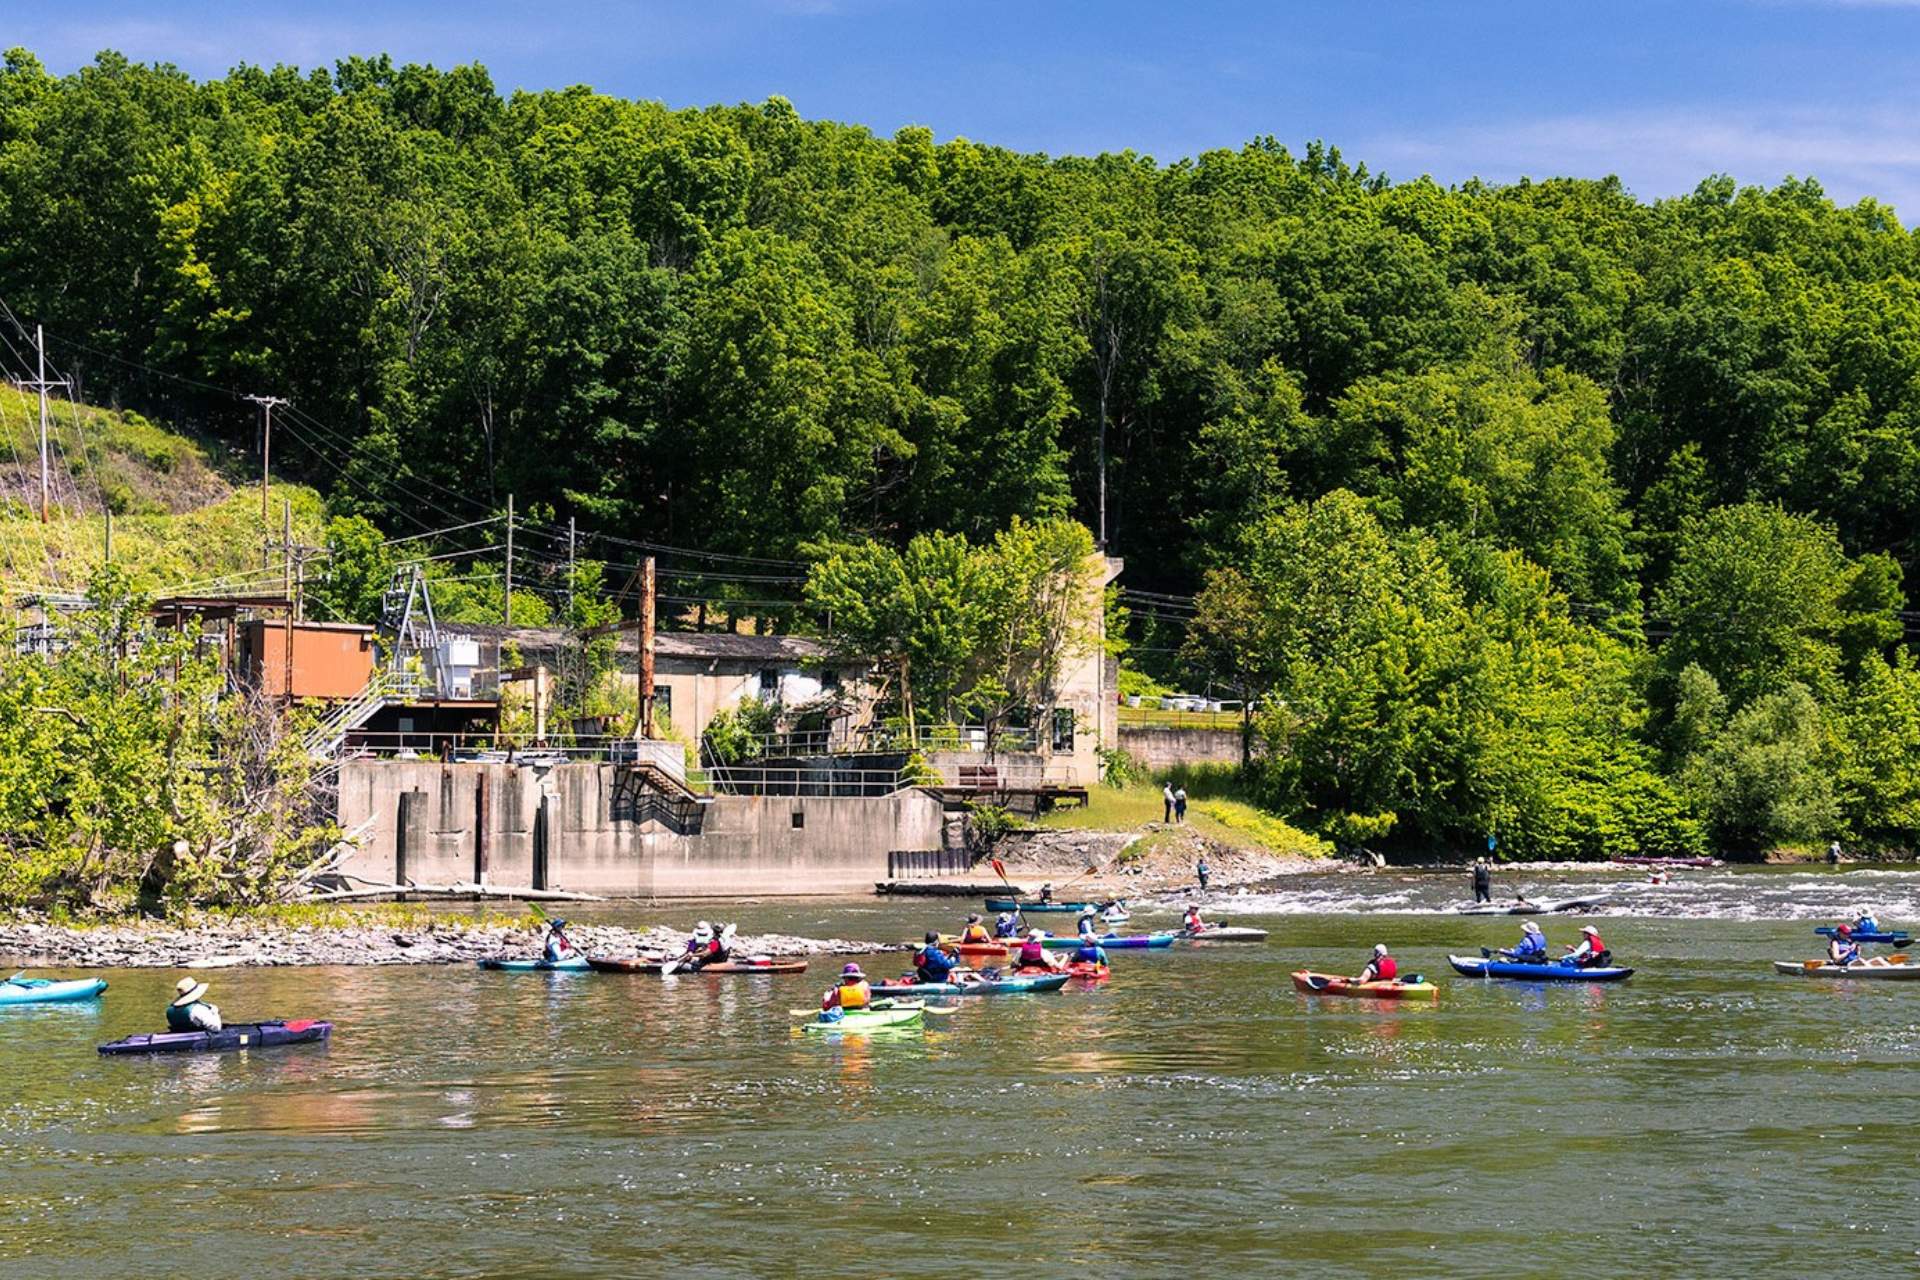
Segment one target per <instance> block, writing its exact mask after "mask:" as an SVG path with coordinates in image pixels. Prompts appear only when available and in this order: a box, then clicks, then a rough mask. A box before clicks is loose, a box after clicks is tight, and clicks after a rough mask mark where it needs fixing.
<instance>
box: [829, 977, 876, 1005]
mask: <svg viewBox="0 0 1920 1280" xmlns="http://www.w3.org/2000/svg"><path fill="white" fill-rule="evenodd" d="M834 991H835V992H837V993H838V994H839V996H840V1007H841V1008H842V1009H864V1008H866V1007H867V1006H868V1005H870V1004H872V1003H873V988H872V987H871V986H869V985H868V984H867V980H866V979H865V978H862V979H861V980H860V981H858V982H849V983H842V984H841V985H840V986H838V987H835V988H834Z"/></svg>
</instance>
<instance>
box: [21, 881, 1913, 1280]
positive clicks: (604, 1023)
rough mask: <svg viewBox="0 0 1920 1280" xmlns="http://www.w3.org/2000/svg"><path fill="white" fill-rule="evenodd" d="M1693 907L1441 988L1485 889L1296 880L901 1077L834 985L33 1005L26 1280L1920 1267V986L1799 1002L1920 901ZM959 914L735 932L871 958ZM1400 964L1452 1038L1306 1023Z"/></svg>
mask: <svg viewBox="0 0 1920 1280" xmlns="http://www.w3.org/2000/svg"><path fill="white" fill-rule="evenodd" d="M1680 875H1681V882H1680V884H1679V885H1677V886H1674V887H1672V888H1668V889H1659V890H1655V889H1652V888H1651V887H1648V889H1647V891H1645V892H1642V891H1641V890H1640V889H1638V888H1635V887H1632V883H1631V878H1630V877H1622V876H1621V875H1619V873H1615V874H1614V875H1613V876H1612V877H1611V881H1612V883H1614V884H1616V885H1619V886H1620V890H1619V892H1620V895H1621V898H1622V900H1621V901H1618V902H1617V903H1616V904H1615V905H1614V906H1613V907H1612V911H1613V913H1614V914H1611V915H1609V916H1608V917H1607V918H1606V919H1605V921H1604V924H1605V931H1606V935H1607V940H1608V942H1609V944H1610V945H1611V946H1612V948H1613V949H1614V951H1615V953H1616V955H1618V956H1619V957H1621V958H1622V959H1623V961H1624V962H1626V963H1630V964H1633V965H1635V966H1637V968H1638V970H1639V972H1638V974H1637V975H1636V976H1635V977H1634V978H1633V979H1632V981H1630V982H1628V983H1626V984H1624V985H1621V986H1617V987H1568V988H1558V989H1543V988H1541V987H1537V986H1518V985H1507V984H1487V983H1482V982H1475V981H1470V980H1467V979H1462V978H1457V977H1455V976H1454V975H1452V974H1451V973H1450V972H1449V971H1448V969H1447V965H1446V959H1445V956H1446V953H1447V952H1448V951H1449V950H1452V951H1464V952H1470V953H1471V952H1477V948H1478V947H1480V946H1482V945H1492V944H1500V943H1504V942H1506V941H1507V940H1508V939H1510V938H1511V937H1513V936H1514V935H1515V934H1516V933H1517V928H1516V927H1515V926H1516V925H1517V921H1512V920H1506V919H1461V918H1457V917H1453V916H1450V915H1445V914H1440V912H1441V911H1442V910H1443V909H1444V907H1445V906H1446V905H1447V904H1449V903H1451V902H1453V901H1455V900H1457V899H1458V897H1459V896H1460V895H1459V889H1460V886H1461V884H1462V883H1463V880H1462V879H1461V878H1460V877H1459V876H1449V877H1437V876H1424V877H1423V876H1412V875H1401V874H1382V875H1377V876H1340V877H1303V878H1302V881H1301V883H1299V884H1298V885H1292V884H1288V885H1283V886H1280V887H1279V888H1278V889H1277V890H1276V891H1274V892H1271V893H1266V894H1262V895H1258V896H1253V897H1250V898H1249V899H1248V900H1246V901H1244V902H1240V903H1237V904H1235V910H1234V911H1233V912H1232V913H1231V914H1232V915H1233V917H1234V918H1235V919H1236V920H1240V921H1243V922H1245V923H1259V924H1264V925H1266V926H1268V927H1270V928H1271V929H1272V930H1273V936H1272V937H1271V938H1270V939H1269V941H1268V942H1267V943H1266V944H1264V945H1245V946H1234V945H1224V944H1223V945H1217V946H1213V947H1205V948H1201V947H1183V948H1175V949H1173V950H1171V951H1167V952H1153V953H1142V952H1135V953H1122V954H1119V955H1117V957H1116V963H1115V970H1116V976H1115V977H1114V979H1113V980H1112V981H1111V982H1110V983H1108V984H1106V985H1104V986H1100V987H1097V988H1094V989H1080V990H1069V991H1067V992H1064V993H1062V994H1059V995H1047V996H1032V997H1012V998H995V999H982V1000H976V1001H972V1002H969V1003H967V1004H966V1005H965V1006H964V1007H963V1008H962V1009H961V1010H960V1012H958V1013H957V1014H955V1015H953V1016H951V1017H948V1018H945V1019H941V1020H940V1021H939V1022H938V1023H937V1025H935V1026H932V1027H930V1028H929V1029H927V1030H925V1031H923V1032H916V1033H909V1034H895V1035H891V1036H887V1037H875V1038H873V1039H871V1040H863V1039H861V1038H858V1037H845V1038H835V1037H818V1036H811V1035H802V1034H800V1033H798V1032H796V1031H795V1030H794V1029H793V1028H794V1023H795V1020H794V1019H793V1018H791V1017H789V1015H788V1010H789V1009H793V1008H801V1007H804V1006H808V1005H811V1004H813V1003H814V1002H815V1001H816V1000H817V998H818V995H819V991H820V989H821V988H822V987H824V986H825V985H827V984H828V982H829V981H830V975H831V972H832V970H833V968H834V967H835V966H834V964H832V963H829V962H825V961H822V962H817V963H816V964H815V966H814V969H813V970H811V971H809V972H808V973H807V974H805V975H799V976H792V977H787V976H781V977H751V978H719V977H708V978H700V977H693V978H676V979H672V980H668V981H662V980H660V979H657V978H645V977H612V976H603V975H598V974H584V975H566V974H562V975H542V974H533V975H514V974H500V973H483V972H480V971H478V970H474V969H466V968H459V969H454V968H425V967H420V968H407V967H391V968H350V969H347V968H343V969H320V968H315V969H254V970H226V971H216V972H214V973H212V974H210V975H208V976H209V977H210V979H211V981H212V982H213V984H214V991H213V994H212V998H213V999H214V1000H215V1001H217V1002H218V1003H220V1004H221V1005H222V1007H223V1008H224V1009H225V1010H226V1011H227V1012H228V1015H229V1017H235V1016H238V1015H247V1014H251V1015H255V1016H260V1015H274V1014H278V1015H283V1016H289V1017H296V1016H324V1017H328V1018H330V1019H332V1020H333V1022H334V1024H335V1035H334V1039H333V1041H332V1043H331V1044H330V1045H328V1046H324V1047H318V1046H310V1047H296V1048H287V1049H280V1050H272V1051H264V1052H259V1053H254V1054H230V1055H220V1056H211V1057H204V1058H192V1059H103V1058H100V1057H98V1056H97V1055H96V1054H95V1053H94V1051H93V1046H94V1045H95V1044H96V1043H98V1042H100V1041H103V1040H108V1039H112V1038H114V1037H117V1036H120V1035H124V1034H128V1033H131V1032H135V1031H141V1030H152V1029H155V1026H156V1024H157V1022H158V1021H159V1015H160V1011H161V1009H162V1007H163V1006H164V1004H165V1001H166V998H167V995H168V990H169V988H170V986H171V984H172V982H173V980H174V979H175V978H176V977H177V976H178V975H177V974H176V973H172V972H163V971H113V972H110V973H108V974H106V975H105V976H107V977H108V978H109V979H110V980H111V982H112V988H111V990H110V991H109V992H108V993H107V995H106V997H105V999H104V1000H103V1001H102V1002H101V1003H100V1004H99V1006H98V1007H97V1008H95V1007H88V1006H73V1007H42V1008H37V1009H35V1008H19V1009H10V1010H0V1066H4V1068H5V1078H6V1081H7V1095H6V1097H5V1099H4V1101H0V1148H3V1149H4V1151H5V1171H6V1173H5V1178H4V1182H0V1262H3V1263H4V1264H5V1265H4V1267H0V1274H5V1275H7V1276H10V1277H12V1276H39V1275H47V1276H61V1277H66V1278H68V1280H71V1278H72V1277H94V1276H107V1275H118V1274H122V1273H126V1272H132V1271H139V1272H141V1273H143V1274H151V1275H186V1274H214V1275H227V1274H238V1273H239V1272H241V1271H242V1270H243V1269H244V1270H246V1271H247V1272H250V1273H257V1274H266V1275H272V1274H297V1275H304V1276H329V1277H346V1276H356V1277H357V1276H398V1275H408V1276H417V1275H433V1276H518V1275H527V1276H534V1275H539V1276H587V1275H595V1276H602V1275H604V1276H638V1275H643V1274H654V1273H668V1272H670V1273H671V1274H674V1275H680V1276H743V1275H753V1276H767V1275H788V1274H820V1275H861V1276H881V1275H888V1276H893V1275H903V1274H910V1273H921V1274H933V1273H936V1272H938V1273H944V1274H956V1273H972V1272H980V1273H1013V1272H1018V1273H1021V1274H1027V1275H1035V1276H1055V1275H1065V1274H1070V1273H1075V1272H1080V1273H1086V1272H1090V1271H1097V1272H1099V1273H1100V1274H1102V1275H1121V1274H1124V1275H1129V1276H1135V1275H1149V1276H1172V1275H1191V1274H1193V1273H1195V1272H1215V1273H1227V1274H1234V1273H1238V1274H1246V1275H1262V1276H1273V1275H1280V1276H1290V1275H1299V1276H1325V1275H1343V1274H1344V1275H1389V1274H1390V1275H1394V1276H1463V1275H1503V1276H1509V1275H1546V1274H1550V1273H1564V1274H1572V1273H1579V1272H1590V1271H1596V1270H1604V1271H1605V1272H1607V1273H1609V1274H1616V1275H1627V1276H1650V1275H1672V1276H1698V1277H1741V1278H1742V1280H1750V1278H1751V1277H1755V1276H1774V1275H1779V1276H1798V1275H1805V1274H1808V1273H1809V1272H1812V1271H1814V1270H1816V1269H1830V1268H1831V1267H1833V1266H1836V1265H1841V1266H1844V1267H1845V1269H1849V1270H1853V1269H1858V1267H1859V1266H1861V1265H1874V1266H1875V1268H1876V1269H1880V1268H1881V1267H1884V1268H1885V1269H1890V1270H1892V1271H1894V1272H1895V1273H1899V1274H1906V1273H1911V1272H1912V1271H1913V1270H1914V1269H1915V1268H1916V1265H1920V1264H1917V1263H1916V1256H1917V1254H1920V1226H1916V1225H1915V1224H1914V1222H1913V1220H1912V1215H1911V1212H1910V1210H1909V1208H1908V1207H1907V1205H1906V1203H1905V1200H1906V1193H1905V1191H1904V1190H1903V1189H1904V1188H1905V1187H1906V1186H1907V1184H1908V1182H1909V1180H1910V1178H1911V1164H1912V1161H1913V1159H1914V1143H1915V1135H1916V1133H1917V1132H1920V1073H1916V1072H1915V1070H1914V1069H1913V1064H1914V1060H1915V1057H1916V1054H1920V989H1908V988H1907V987H1906V986H1905V985H1904V984H1898V983H1885V984H1860V985H1859V986H1858V987H1853V986H1847V985H1843V984H1822V983H1819V982H1817V981H1812V980H1806V979H1801V978H1794V977H1782V976H1776V975H1775V974H1773V973H1772V972H1771V971H1770V969H1769V966H1768V963H1767V962H1768V961H1769V960H1772V959H1788V958H1800V957H1805V956H1811V955H1813V954H1815V953H1816V944H1818V943H1820V942H1821V941H1822V940H1821V939H1818V938H1816V937H1814V936H1813V934H1812V933H1811V931H1810V929H1809V927H1808V925H1807V923H1806V920H1807V919H1809V918H1818V917H1820V916H1821V914H1822V912H1823V911H1824V912H1825V913H1826V914H1828V915H1830V914H1832V913H1833V912H1834V911H1837V910H1842V909H1844V908H1846V907H1851V906H1855V905H1860V904H1862V903H1865V902H1870V903H1874V904H1876V905H1886V911H1885V915H1884V916H1883V918H1885V919H1888V920H1890V921H1899V922H1911V921H1913V920H1914V918H1915V916H1916V915H1920V910H1915V911H1908V910H1907V908H1908V907H1909V905H1920V875H1917V874H1915V873H1914V872H1912V871H1910V870H1909V871H1901V872H1892V873H1888V872H1879V871H1849V872H1845V873H1842V874H1838V875H1831V874H1828V873H1826V872H1824V871H1816V872H1791V873H1777V872H1758V873H1754V872H1739V873H1735V872H1682V873H1680ZM1534 878H1535V879H1536V880H1538V881H1539V882H1540V883H1539V887H1538V888H1537V889H1536V888H1535V887H1534V886H1533V885H1531V884H1530V885H1529V888H1530V889H1534V891H1535V893H1536V896H1550V895H1549V893H1548V890H1549V889H1552V888H1556V887H1557V888H1559V889H1568V888H1573V889H1585V890H1589V891H1590V890H1592V889H1593V887H1594V886H1595V885H1596V884H1598V883H1599V882H1600V880H1601V879H1603V878H1600V877H1594V876H1591V875H1586V876H1580V875H1573V874H1563V875H1542V876H1536V877H1534ZM1508 887H1510V886H1508V885H1507V884H1506V882H1505V877H1503V878H1502V880H1501V881H1500V882H1499V883H1498V884H1497V886H1496V891H1502V890H1504V889H1506V888H1508ZM1334 897H1338V898H1339V902H1338V904H1337V909H1329V906H1328V903H1327V901H1326V899H1330V898H1334ZM1803 901H1805V902H1811V903H1812V904H1813V905H1811V906H1802V905H1801V903H1802V902H1803ZM1756 903H1758V904H1761V905H1759V906H1757V907H1756V906H1755V904H1756ZM1888 904H1890V905H1888ZM1710 908H1711V909H1710ZM1896 908H1897V909H1896ZM961 909H963V905H962V904H956V903H952V902H940V901H926V902H918V903H911V902H910V903H904V904H903V903H899V902H885V901H874V900H864V901H837V902H836V901H824V900H817V901H816V900H810V901H806V902H799V903H794V902H778V901H769V902H765V903H757V904H756V903H739V904H727V905H724V906H722V905H718V904H709V905H706V906H702V907H701V908H700V910H702V911H703V912H705V913H706V914H709V915H713V916H716V917H719V918H723V919H737V920H739V921H740V922H741V925H742V928H743V929H777V930H780V931H783V932H795V933H802V934H811V935H814V936H827V935H838V936H846V937H869V938H875V939H885V938H904V937H906V936H908V935H909V934H910V933H915V934H917V932H918V931H919V930H920V929H921V928H924V927H926V926H927V925H928V924H930V923H931V924H937V925H940V926H942V927H952V926H954V925H956V924H957V923H958V916H957V915H956V914H955V913H956V912H957V911H958V910H961ZM582 914H585V913H584V912H583V913H582ZM689 914H690V913H689V912H688V911H686V910H683V909H680V908H658V907H655V908H644V909H642V908H626V907H621V908H615V907H604V908H597V909H596V910H595V916H596V918H602V919H610V920H612V919H617V920H620V921H622V922H623V923H634V924H642V923H652V922H656V921H660V920H663V919H678V918H679V917H682V916H687V915H689ZM1737 917H1753V918H1737ZM1788 917H1800V918H1798V919H1794V918H1788ZM1170 922H1171V917H1170V916H1169V915H1166V914H1162V913H1154V914H1147V913H1142V914H1141V915H1140V916H1138V917H1137V918H1136V924H1141V925H1150V924H1165V923H1170ZM1543 923H1544V924H1545V925H1546V926H1547V929H1548V932H1549V935H1550V936H1551V937H1552V938H1553V940H1554V941H1555V943H1559V942H1561V941H1570V940H1571V939H1572V937H1573V931H1574V929H1575V928H1576V926H1575V925H1574V924H1573V923H1571V922H1569V921H1568V920H1566V919H1564V918H1557V917H1549V918H1545V919H1544V920H1543ZM1376 939H1380V940H1386V941H1389V942H1391V943H1393V944H1394V947H1395V950H1396V952H1397V953H1398V954H1399V955H1400V956H1401V958H1402V963H1403V965H1406V966H1407V967H1409V968H1412V969H1418V970H1421V971H1424V972H1425V973H1426V974H1427V975H1428V976H1430V977H1434V978H1435V979H1436V980H1437V981H1438V982H1439V983H1440V984H1441V986H1442V988H1443V989H1442V992H1441V996H1440V999H1439V1001H1438V1002H1437V1004H1435V1005H1432V1006H1428V1007H1417V1006H1394V1005H1382V1004H1375V1003H1371V1002H1354V1001H1342V1000H1337V999H1332V998H1318V997H1316V998H1307V997H1303V996H1300V995H1298V994H1296V993H1295V992H1294V991H1293V990H1292V989H1291V987H1290V985H1289V983H1288V979H1287V974H1288V971H1289V970H1290V969H1293V968H1297V967H1303V966H1305V967H1314V968H1321V969H1329V970H1338V971H1346V972H1351V971H1354V970H1355V969H1357V968H1358V966H1359V965H1360V963H1361V962H1362V960H1363V959H1364V953H1365V951H1366V949H1367V947H1368V946H1369V945H1370V944H1371V943H1372V942H1374V941H1375V940H1376ZM899 964H900V957H898V956H893V957H884V958H879V959H876V960H875V961H873V962H872V965H871V966H870V967H874V968H877V969H878V971H880V972H889V971H892V970H893V969H894V968H895V967H896V966H898V965H899ZM1076 985H1077V984H1076ZM1915 985H1916V987H1920V984H1915ZM1868 1260H1871V1263H1869V1261H1868Z"/></svg>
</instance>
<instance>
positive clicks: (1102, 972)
mask: <svg viewBox="0 0 1920 1280" xmlns="http://www.w3.org/2000/svg"><path fill="white" fill-rule="evenodd" d="M1014 973H1015V974H1017V975H1023V976H1024V975H1027V974H1044V973H1064V974H1066V975H1067V976H1068V977H1070V978H1087V979H1089V980H1091V981H1095V982H1098V981H1099V980H1101V979H1102V978H1110V977H1112V976H1113V971H1112V970H1111V969H1109V968H1107V966H1106V965H1103V964H1095V963H1094V962H1093V961H1091V960H1075V961H1074V962H1073V963H1072V964H1070V965H1068V966H1066V967H1065V968H1064V969H1036V968H1034V967H1032V966H1030V965H1029V966H1023V967H1021V968H1019V969H1015V970H1014Z"/></svg>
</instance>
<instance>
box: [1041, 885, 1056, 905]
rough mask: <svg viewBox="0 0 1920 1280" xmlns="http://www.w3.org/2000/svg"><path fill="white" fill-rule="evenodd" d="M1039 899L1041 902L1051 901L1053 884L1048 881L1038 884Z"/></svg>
mask: <svg viewBox="0 0 1920 1280" xmlns="http://www.w3.org/2000/svg"><path fill="white" fill-rule="evenodd" d="M1040 901H1042V902H1052V901H1053V885H1052V884H1050V883H1049V884H1043V885H1041V886H1040Z"/></svg>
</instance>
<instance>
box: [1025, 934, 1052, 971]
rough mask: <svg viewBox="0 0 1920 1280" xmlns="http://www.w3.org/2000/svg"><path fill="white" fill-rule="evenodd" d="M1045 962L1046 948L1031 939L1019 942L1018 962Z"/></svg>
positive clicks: (1039, 963) (1041, 963)
mask: <svg viewBox="0 0 1920 1280" xmlns="http://www.w3.org/2000/svg"><path fill="white" fill-rule="evenodd" d="M1046 962H1047V948H1046V947H1045V945H1043V944H1041V943H1038V942H1035V941H1033V940H1032V939H1028V940H1027V941H1025V942H1023V943H1021V944H1020V963H1021V964H1038V965H1044V964H1046Z"/></svg>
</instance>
